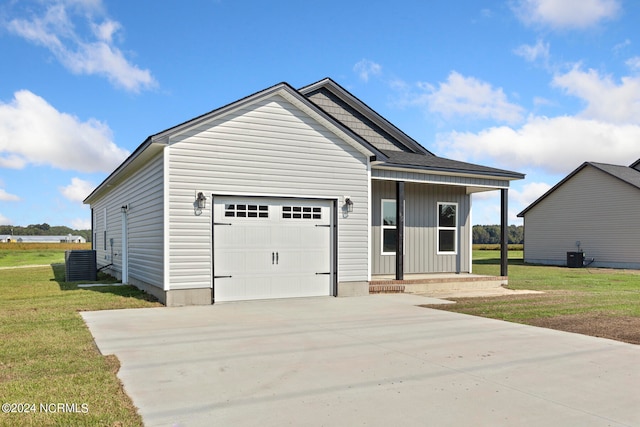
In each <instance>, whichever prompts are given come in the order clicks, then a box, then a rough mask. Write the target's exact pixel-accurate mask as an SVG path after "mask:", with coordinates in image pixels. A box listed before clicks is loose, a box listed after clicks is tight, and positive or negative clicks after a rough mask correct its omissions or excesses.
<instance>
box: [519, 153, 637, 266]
mask: <svg viewBox="0 0 640 427" xmlns="http://www.w3.org/2000/svg"><path fill="white" fill-rule="evenodd" d="M639 191H640V160H638V161H636V162H635V163H633V164H632V165H630V166H619V165H610V164H605V163H596V162H585V163H583V164H582V165H580V167H578V168H577V169H576V170H574V171H573V172H571V173H570V174H569V175H568V176H567V177H566V178H564V179H563V180H562V181H560V182H559V183H558V184H556V185H555V186H554V187H553V188H551V189H550V190H549V191H547V192H546V193H545V194H543V195H542V196H541V197H540V198H539V199H538V200H536V201H535V202H533V203H532V204H531V205H529V207H527V208H526V209H525V210H523V211H522V212H520V213H519V214H518V216H519V217H521V218H524V262H527V263H532V264H548V265H567V264H568V263H569V256H570V255H569V254H568V252H582V251H584V252H582V253H583V255H582V257H585V259H586V260H587V262H589V265H591V266H592V267H605V268H632V269H637V268H640V248H639V246H638V241H640V227H638V211H640V193H639Z"/></svg>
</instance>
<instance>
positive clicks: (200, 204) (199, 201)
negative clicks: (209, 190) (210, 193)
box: [196, 191, 207, 209]
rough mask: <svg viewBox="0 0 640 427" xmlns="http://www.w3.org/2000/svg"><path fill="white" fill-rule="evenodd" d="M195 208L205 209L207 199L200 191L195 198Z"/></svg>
mask: <svg viewBox="0 0 640 427" xmlns="http://www.w3.org/2000/svg"><path fill="white" fill-rule="evenodd" d="M196 207H197V208H198V209H204V208H206V207H207V198H206V197H205V195H204V193H203V192H202V191H201V192H199V193H198V197H196Z"/></svg>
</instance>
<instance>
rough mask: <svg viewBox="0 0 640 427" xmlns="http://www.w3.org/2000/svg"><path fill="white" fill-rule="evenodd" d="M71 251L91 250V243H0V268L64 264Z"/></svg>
mask: <svg viewBox="0 0 640 427" xmlns="http://www.w3.org/2000/svg"><path fill="white" fill-rule="evenodd" d="M71 249H91V243H80V244H76V243H0V267H9V266H25V265H50V264H57V263H64V251H65V250H71Z"/></svg>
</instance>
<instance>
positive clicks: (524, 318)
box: [439, 250, 640, 343]
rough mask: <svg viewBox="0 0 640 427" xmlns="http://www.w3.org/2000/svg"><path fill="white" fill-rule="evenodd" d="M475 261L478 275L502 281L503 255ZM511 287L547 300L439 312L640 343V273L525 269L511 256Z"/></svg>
mask: <svg viewBox="0 0 640 427" xmlns="http://www.w3.org/2000/svg"><path fill="white" fill-rule="evenodd" d="M473 257H474V265H473V272H474V273H477V274H487V275H499V273H500V253H499V251H486V250H474V252H473ZM508 287H509V288H510V289H528V290H537V291H543V292H544V294H537V295H514V296H507V297H495V298H466V299H456V300H457V304H453V305H450V306H443V307H439V308H442V309H445V310H451V311H456V312H461V313H467V314H472V315H477V316H484V317H491V318H495V319H501V320H507V321H512V322H519V323H525V324H532V325H538V326H548V327H554V328H556V329H562V330H571V331H575V332H581V333H588V334H592V335H597V336H606V337H609V338H613V339H620V340H622V341H627V342H634V343H639V342H640V341H639V340H640V330H639V329H640V328H639V327H640V271H637V270H612V269H596V268H567V267H552V266H539V265H525V264H524V263H523V261H522V252H521V251H509V286H508ZM554 325H557V327H556V326H554ZM629 328H632V329H633V330H629ZM624 329H626V330H624Z"/></svg>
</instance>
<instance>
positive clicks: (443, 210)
mask: <svg viewBox="0 0 640 427" xmlns="http://www.w3.org/2000/svg"><path fill="white" fill-rule="evenodd" d="M437 239H438V243H437V245H438V254H456V253H458V204H457V203H443V202H440V203H438V237H437Z"/></svg>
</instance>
